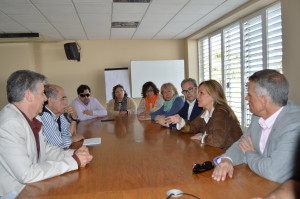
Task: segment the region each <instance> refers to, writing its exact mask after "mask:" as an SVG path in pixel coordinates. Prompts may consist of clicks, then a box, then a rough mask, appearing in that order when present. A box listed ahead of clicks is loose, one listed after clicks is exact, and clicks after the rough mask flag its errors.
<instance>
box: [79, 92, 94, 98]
mask: <svg viewBox="0 0 300 199" xmlns="http://www.w3.org/2000/svg"><path fill="white" fill-rule="evenodd" d="M79 95H80V97H89V96H91V94H89V93H88V94H79Z"/></svg>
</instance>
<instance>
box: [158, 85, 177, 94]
mask: <svg viewBox="0 0 300 199" xmlns="http://www.w3.org/2000/svg"><path fill="white" fill-rule="evenodd" d="M168 87H171V89H172V90H173V91H174V93H175V95H178V91H177V89H176V87H175V86H174V85H173V84H172V83H170V82H168V83H164V84H163V85H161V88H160V93H161V94H162V95H163V92H164V89H166V88H168Z"/></svg>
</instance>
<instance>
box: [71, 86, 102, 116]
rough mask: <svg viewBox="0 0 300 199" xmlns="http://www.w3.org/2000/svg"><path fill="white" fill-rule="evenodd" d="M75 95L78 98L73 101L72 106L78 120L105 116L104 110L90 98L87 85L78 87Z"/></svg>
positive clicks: (97, 102) (96, 101)
mask: <svg viewBox="0 0 300 199" xmlns="http://www.w3.org/2000/svg"><path fill="white" fill-rule="evenodd" d="M77 94H78V97H77V98H76V99H74V100H73V102H72V105H73V106H74V107H75V109H76V112H77V115H78V119H79V120H88V119H93V118H96V117H104V116H107V111H106V109H105V108H104V107H103V106H102V105H101V104H100V102H99V101H98V100H97V99H96V98H94V97H91V89H90V87H89V86H88V85H80V86H79V87H78V88H77Z"/></svg>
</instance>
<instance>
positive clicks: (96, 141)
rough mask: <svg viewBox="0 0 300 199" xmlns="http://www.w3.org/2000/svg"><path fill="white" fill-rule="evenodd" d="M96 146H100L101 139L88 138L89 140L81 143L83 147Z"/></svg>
mask: <svg viewBox="0 0 300 199" xmlns="http://www.w3.org/2000/svg"><path fill="white" fill-rule="evenodd" d="M97 144H101V138H89V139H84V141H83V145H85V146H92V145H97Z"/></svg>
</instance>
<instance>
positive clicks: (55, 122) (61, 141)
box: [41, 84, 83, 148]
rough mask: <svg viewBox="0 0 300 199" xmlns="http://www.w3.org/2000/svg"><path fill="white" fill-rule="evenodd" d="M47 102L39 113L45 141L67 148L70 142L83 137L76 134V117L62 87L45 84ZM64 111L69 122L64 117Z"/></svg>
mask: <svg viewBox="0 0 300 199" xmlns="http://www.w3.org/2000/svg"><path fill="white" fill-rule="evenodd" d="M45 95H46V97H47V103H46V105H45V106H44V108H43V113H42V115H41V118H42V122H43V126H44V129H43V134H44V136H45V137H46V138H47V142H48V143H49V144H51V145H54V146H59V147H61V148H69V146H70V145H71V144H72V142H77V141H80V140H82V139H83V137H82V136H81V135H78V134H76V127H77V121H78V117H77V114H76V111H75V110H74V108H73V107H72V106H68V99H67V96H66V95H65V92H64V89H63V88H61V87H60V86H57V85H52V84H48V85H45ZM64 113H66V114H67V115H68V117H69V119H70V122H69V121H68V120H67V118H66V117H65V115H64Z"/></svg>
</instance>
